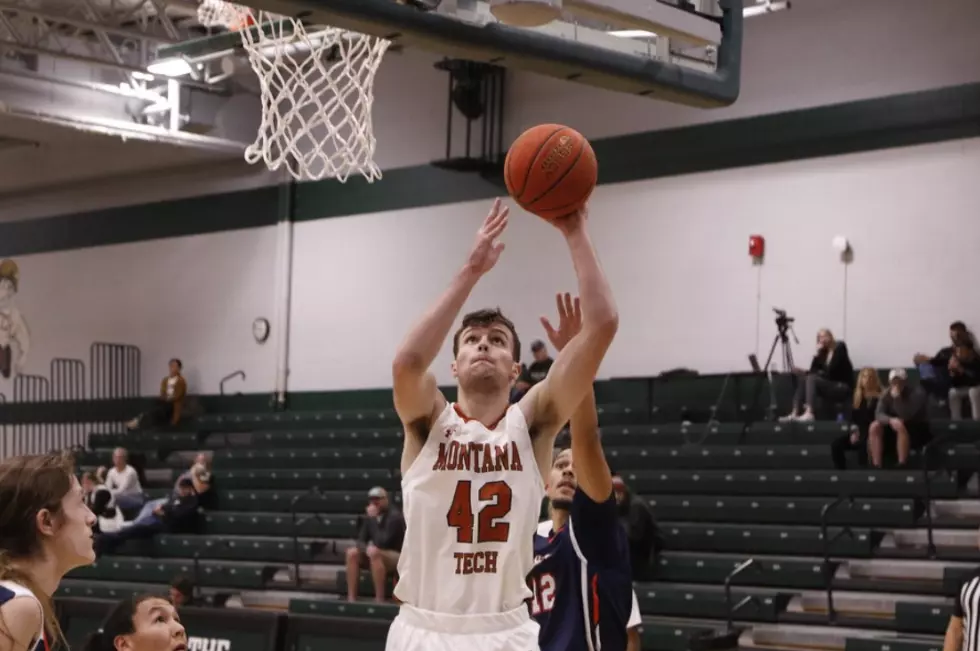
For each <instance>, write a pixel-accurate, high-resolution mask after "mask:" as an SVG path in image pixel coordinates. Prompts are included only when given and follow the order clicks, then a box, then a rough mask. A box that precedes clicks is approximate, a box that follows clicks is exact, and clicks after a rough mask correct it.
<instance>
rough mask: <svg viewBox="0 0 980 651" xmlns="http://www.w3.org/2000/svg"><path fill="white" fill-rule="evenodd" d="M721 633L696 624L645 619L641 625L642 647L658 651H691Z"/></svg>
mask: <svg viewBox="0 0 980 651" xmlns="http://www.w3.org/2000/svg"><path fill="white" fill-rule="evenodd" d="M718 634H719V631H718V630H717V629H715V628H711V627H709V626H703V625H700V624H694V623H690V624H688V623H679V622H660V621H657V620H653V619H650V618H645V619H644V620H643V624H641V625H640V646H641V648H644V649H655V650H656V651H690V649H691V648H692V646H697V647H699V648H701V647H703V646H704V645H703V643H704V642H705V641H707V640H712V639H714V638H715V637H717V636H718Z"/></svg>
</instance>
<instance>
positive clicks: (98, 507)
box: [81, 472, 112, 528]
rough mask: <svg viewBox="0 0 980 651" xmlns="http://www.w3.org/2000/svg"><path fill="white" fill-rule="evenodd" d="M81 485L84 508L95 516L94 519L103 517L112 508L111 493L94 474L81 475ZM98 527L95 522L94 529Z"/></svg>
mask: <svg viewBox="0 0 980 651" xmlns="http://www.w3.org/2000/svg"><path fill="white" fill-rule="evenodd" d="M81 483H82V494H83V495H84V497H83V499H84V501H85V506H87V507H88V508H89V510H90V511H91V512H92V513H94V514H95V517H96V518H102V517H105V516H106V514H107V512H108V511H109V510H110V509H111V508H112V493H111V492H109V489H108V488H106V487H105V486H104V485H103V484H102V482H100V481H99V480H98V478H96V476H95V473H94V472H85V473H82V482H81ZM98 526H99V525H98V522H96V524H95V527H96V528H97V527H98Z"/></svg>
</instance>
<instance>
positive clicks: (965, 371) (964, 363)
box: [947, 339, 980, 420]
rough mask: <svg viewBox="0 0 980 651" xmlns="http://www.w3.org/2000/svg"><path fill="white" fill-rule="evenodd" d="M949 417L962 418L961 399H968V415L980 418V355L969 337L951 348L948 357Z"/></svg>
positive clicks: (975, 418) (974, 418)
mask: <svg viewBox="0 0 980 651" xmlns="http://www.w3.org/2000/svg"><path fill="white" fill-rule="evenodd" d="M947 368H948V369H949V383H950V388H949V417H950V418H952V419H953V420H961V419H962V418H963V399H964V398H969V400H970V415H971V417H972V418H973V420H980V355H978V354H977V350H976V348H974V346H973V342H972V341H970V340H969V339H968V340H967V341H966V343H961V344H960V345H958V346H956V348H955V349H954V350H953V354H952V355H951V356H950V358H949V365H948V366H947Z"/></svg>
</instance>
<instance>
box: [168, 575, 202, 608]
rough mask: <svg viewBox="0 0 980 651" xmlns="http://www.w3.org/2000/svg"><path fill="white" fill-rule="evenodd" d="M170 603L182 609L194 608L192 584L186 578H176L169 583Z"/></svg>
mask: <svg viewBox="0 0 980 651" xmlns="http://www.w3.org/2000/svg"><path fill="white" fill-rule="evenodd" d="M170 603H172V604H173V605H175V606H177V607H178V608H183V607H184V606H196V605H197V603H195V599H194V582H193V581H191V580H190V579H189V578H187V577H186V576H178V577H176V578H175V579H174V580H173V581H171V582H170Z"/></svg>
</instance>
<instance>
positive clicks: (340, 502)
mask: <svg viewBox="0 0 980 651" xmlns="http://www.w3.org/2000/svg"><path fill="white" fill-rule="evenodd" d="M219 481H220V478H219ZM391 499H392V501H394V502H396V503H397V502H400V500H401V496H400V495H398V494H394V495H392V496H391ZM216 501H217V503H218V508H219V509H220V510H222V511H266V512H270V511H271V512H275V511H278V512H280V513H282V514H283V515H285V516H287V517H288V516H289V514H290V513H292V512H293V511H294V510H295V511H297V512H301V511H306V512H311V513H358V512H362V511H363V510H364V507H365V505H366V503H367V497H366V495H365V493H364V491H363V490H357V491H323V492H321V493H319V494H313V493H307V492H306V491H295V490H293V491H291V490H254V491H246V490H241V491H218V492H217V494H216Z"/></svg>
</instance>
